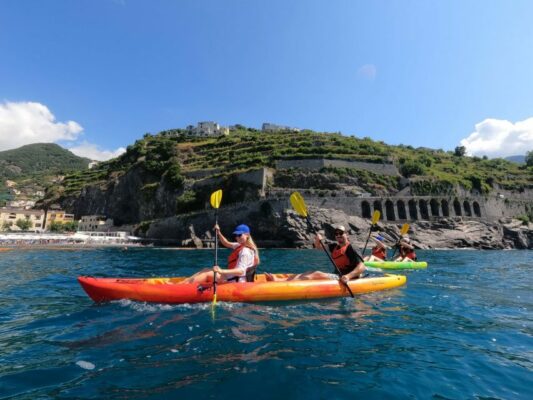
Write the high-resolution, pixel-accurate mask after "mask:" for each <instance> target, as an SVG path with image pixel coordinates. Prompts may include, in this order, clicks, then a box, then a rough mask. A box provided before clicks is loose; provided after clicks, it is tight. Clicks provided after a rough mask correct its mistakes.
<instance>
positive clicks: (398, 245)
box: [390, 240, 400, 261]
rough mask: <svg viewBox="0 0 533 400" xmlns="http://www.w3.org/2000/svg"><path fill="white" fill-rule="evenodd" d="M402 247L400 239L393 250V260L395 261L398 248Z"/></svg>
mask: <svg viewBox="0 0 533 400" xmlns="http://www.w3.org/2000/svg"><path fill="white" fill-rule="evenodd" d="M399 247H400V241H399V240H398V241H397V242H396V244H395V245H394V251H393V252H392V256H391V258H390V259H391V260H392V261H394V256H395V255H396V250H398V248H399Z"/></svg>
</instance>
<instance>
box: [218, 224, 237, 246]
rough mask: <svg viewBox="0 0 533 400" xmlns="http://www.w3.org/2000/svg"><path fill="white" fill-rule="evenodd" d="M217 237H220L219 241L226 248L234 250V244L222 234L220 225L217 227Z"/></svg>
mask: <svg viewBox="0 0 533 400" xmlns="http://www.w3.org/2000/svg"><path fill="white" fill-rule="evenodd" d="M215 235H218V239H219V240H220V244H221V245H222V246H224V247H227V248H228V249H232V248H233V244H232V243H231V242H230V241H229V240H228V239H226V237H225V236H224V235H223V234H222V232H220V227H219V226H218V225H215Z"/></svg>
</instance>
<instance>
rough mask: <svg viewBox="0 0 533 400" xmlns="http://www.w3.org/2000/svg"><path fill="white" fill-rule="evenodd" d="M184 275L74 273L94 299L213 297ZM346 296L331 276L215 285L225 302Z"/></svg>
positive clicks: (400, 280)
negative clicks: (123, 275)
mask: <svg viewBox="0 0 533 400" xmlns="http://www.w3.org/2000/svg"><path fill="white" fill-rule="evenodd" d="M278 276H287V277H288V276H290V275H278ZM184 279H185V278H147V279H142V278H141V279H139V278H94V277H90V276H80V277H78V281H79V283H80V285H81V286H82V287H83V289H84V290H85V292H87V294H88V295H89V297H90V298H91V299H93V300H94V301H95V302H103V301H111V300H121V299H129V300H137V301H145V302H151V303H169V304H170V303H174V304H180V303H206V302H211V301H213V286H212V284H211V283H209V284H198V283H180V282H181V281H182V280H184ZM406 280H407V278H406V277H405V276H403V275H386V276H382V277H373V278H362V279H357V280H355V281H350V283H349V285H350V289H351V290H352V292H353V293H354V294H356V293H369V292H375V291H379V290H387V289H392V288H395V287H398V286H402V285H404V284H405V282H406ZM346 296H349V293H348V291H347V290H346V287H345V286H344V285H343V284H342V283H340V282H339V281H337V280H333V279H324V280H304V281H288V282H285V281H281V282H280V281H276V282H269V281H266V279H265V276H264V275H258V276H257V277H256V280H255V282H245V283H220V284H218V285H217V300H218V301H229V302H259V301H283V300H307V299H325V298H330V297H346Z"/></svg>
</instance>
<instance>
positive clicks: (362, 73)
mask: <svg viewBox="0 0 533 400" xmlns="http://www.w3.org/2000/svg"><path fill="white" fill-rule="evenodd" d="M377 73H378V70H377V68H376V66H375V65H374V64H365V65H362V66H361V67H359V69H358V70H357V76H358V77H359V78H362V79H366V80H369V81H373V80H374V79H376V75H377Z"/></svg>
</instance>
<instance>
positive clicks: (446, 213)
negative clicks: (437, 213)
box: [440, 200, 450, 217]
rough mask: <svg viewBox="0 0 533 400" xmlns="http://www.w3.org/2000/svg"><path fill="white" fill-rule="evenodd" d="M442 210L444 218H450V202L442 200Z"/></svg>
mask: <svg viewBox="0 0 533 400" xmlns="http://www.w3.org/2000/svg"><path fill="white" fill-rule="evenodd" d="M440 205H441V208H442V216H443V217H449V216H450V206H449V205H448V200H442V201H441V202H440Z"/></svg>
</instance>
